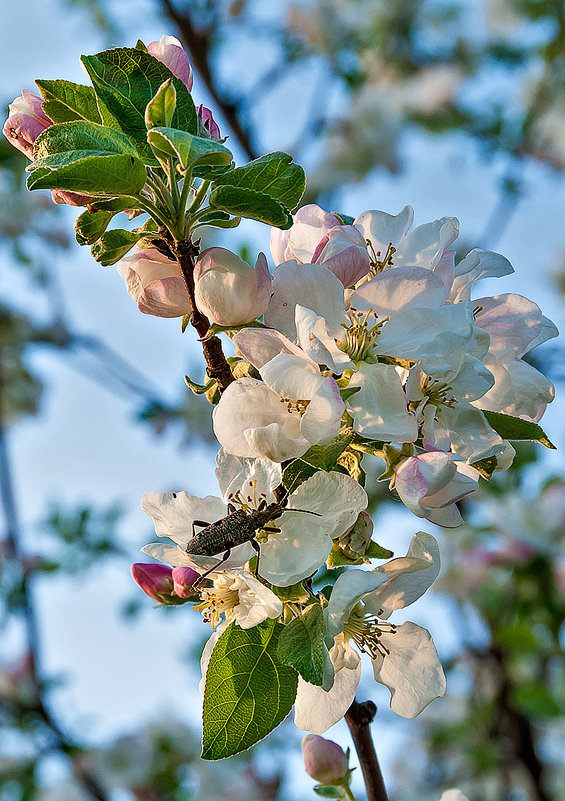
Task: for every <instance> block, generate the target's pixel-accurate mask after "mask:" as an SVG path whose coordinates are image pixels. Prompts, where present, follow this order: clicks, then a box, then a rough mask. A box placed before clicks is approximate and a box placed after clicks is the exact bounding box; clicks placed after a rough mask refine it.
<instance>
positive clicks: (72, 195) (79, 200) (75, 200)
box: [51, 189, 93, 206]
mask: <svg viewBox="0 0 565 801" xmlns="http://www.w3.org/2000/svg"><path fill="white" fill-rule="evenodd" d="M51 198H52V200H53V203H57V204H58V205H60V204H65V205H66V206H87V205H88V204H89V203H92V200H93V198H92V197H90V196H89V195H77V193H76V192H66V191H65V190H63V189H52V190H51Z"/></svg>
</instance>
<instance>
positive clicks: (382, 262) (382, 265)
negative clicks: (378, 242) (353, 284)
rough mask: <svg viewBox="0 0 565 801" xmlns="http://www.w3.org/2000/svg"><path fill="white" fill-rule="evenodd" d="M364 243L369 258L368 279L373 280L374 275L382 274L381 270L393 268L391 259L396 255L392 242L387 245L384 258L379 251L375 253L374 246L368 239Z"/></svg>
mask: <svg viewBox="0 0 565 801" xmlns="http://www.w3.org/2000/svg"><path fill="white" fill-rule="evenodd" d="M366 242H367V250H368V251H369V256H370V258H371V269H370V270H369V276H370V278H374V277H375V275H378V274H379V273H382V272H383V270H388V269H389V268H390V267H394V263H393V261H392V257H393V256H394V254H395V253H396V248H395V247H394V246H393V244H392V242H389V243H388V247H387V249H386V252H385V254H384V256H383V255H382V253H381V251H380V250H377V251H375V246H374V245H373V243H372V242H371V240H370V239H367V240H366Z"/></svg>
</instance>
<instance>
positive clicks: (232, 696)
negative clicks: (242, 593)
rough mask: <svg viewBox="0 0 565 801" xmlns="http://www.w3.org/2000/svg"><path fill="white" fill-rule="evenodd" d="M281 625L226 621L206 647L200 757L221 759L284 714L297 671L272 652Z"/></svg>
mask: <svg viewBox="0 0 565 801" xmlns="http://www.w3.org/2000/svg"><path fill="white" fill-rule="evenodd" d="M282 629H283V626H282V625H281V624H280V623H277V622H276V621H274V620H270V619H269V620H265V621H264V622H263V623H260V624H259V625H258V626H254V627H253V628H251V629H241V628H240V627H239V626H236V625H235V624H234V623H231V624H230V625H229V626H228V627H227V629H226V630H225V631H224V633H223V634H222V636H221V637H220V639H219V640H218V642H217V644H216V647H215V648H214V650H213V652H212V656H211V658H210V663H209V665H208V671H207V673H206V688H205V690H204V713H203V720H204V729H203V733H202V758H203V759H224V758H225V757H229V756H232V755H233V754H237V753H239V752H240V751H244V750H245V749H246V748H249V747H250V746H252V745H253V744H254V743H256V742H258V741H259V740H261V739H262V738H263V737H265V736H266V735H267V734H269V732H271V731H272V730H273V729H274V728H275V727H276V726H278V725H279V723H281V721H282V720H284V718H285V717H286V716H287V715H288V713H289V712H290V710H291V709H292V705H293V704H294V699H295V698H296V688H297V685H298V674H297V673H296V671H295V670H294V669H293V668H291V667H290V666H288V665H285V664H283V663H282V662H281V661H280V659H279V656H278V653H277V650H278V642H279V636H280V633H281V630H282Z"/></svg>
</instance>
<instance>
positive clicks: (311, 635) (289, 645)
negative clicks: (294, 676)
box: [279, 603, 326, 687]
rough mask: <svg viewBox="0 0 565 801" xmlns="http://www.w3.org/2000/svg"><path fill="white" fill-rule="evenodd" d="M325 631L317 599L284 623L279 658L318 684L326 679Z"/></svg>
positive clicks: (305, 677) (311, 682) (319, 685)
mask: <svg viewBox="0 0 565 801" xmlns="http://www.w3.org/2000/svg"><path fill="white" fill-rule="evenodd" d="M325 633H326V627H325V625H324V613H323V612H322V607H321V606H320V604H318V603H315V604H312V605H311V606H308V607H307V608H306V610H305V611H304V612H303V613H302V615H301V616H300V617H297V618H295V619H294V620H292V621H291V622H290V623H289V624H288V625H286V626H284V628H283V630H282V631H281V635H280V638H279V658H280V660H281V661H282V662H284V663H285V665H290V666H291V667H293V668H294V669H295V670H297V671H298V673H300V675H301V676H302V678H303V679H304V681H307V682H309V683H310V684H315V685H316V686H318V687H321V685H322V682H323V680H324V651H323V640H324V635H325Z"/></svg>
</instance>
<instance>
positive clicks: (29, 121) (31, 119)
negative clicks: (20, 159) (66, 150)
mask: <svg viewBox="0 0 565 801" xmlns="http://www.w3.org/2000/svg"><path fill="white" fill-rule="evenodd" d="M9 110H10V113H9V115H8V119H7V120H6V122H5V123H4V129H3V133H4V136H5V137H6V139H8V140H9V141H10V142H11V144H12V145H14V147H17V148H18V150H21V152H22V153H25V155H26V156H27V157H28V158H29V159H33V145H34V143H35V140H36V139H37V137H38V136H39V134H40V133H42V132H43V131H44V130H45V129H46V128H49V127H50V126H51V125H53V121H52V120H50V119H49V117H48V116H47V115H46V114H45V113H44V111H43V100H42V99H41V98H40V97H39V96H38V95H34V93H33V92H29V91H28V90H27V89H24V90H23V92H22V94H21V95H20V96H19V97H16V99H15V100H14V102H13V103H10V105H9Z"/></svg>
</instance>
